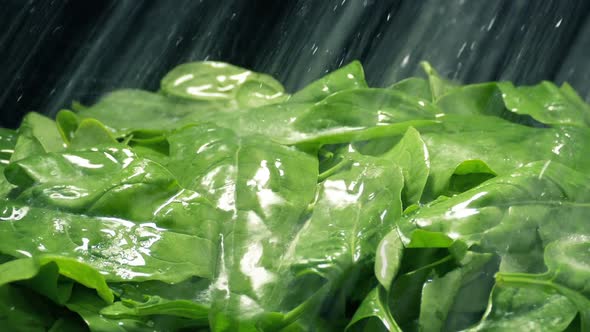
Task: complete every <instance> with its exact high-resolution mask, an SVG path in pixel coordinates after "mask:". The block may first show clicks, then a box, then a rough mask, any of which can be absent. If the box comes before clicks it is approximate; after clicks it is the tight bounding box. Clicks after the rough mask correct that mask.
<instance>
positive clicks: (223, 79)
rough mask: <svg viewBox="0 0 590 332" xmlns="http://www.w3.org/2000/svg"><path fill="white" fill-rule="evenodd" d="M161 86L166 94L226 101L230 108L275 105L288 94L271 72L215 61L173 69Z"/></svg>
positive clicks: (200, 99) (203, 99)
mask: <svg viewBox="0 0 590 332" xmlns="http://www.w3.org/2000/svg"><path fill="white" fill-rule="evenodd" d="M161 89H162V92H163V93H164V94H166V95H169V96H176V97H180V98H185V99H189V100H198V101H209V100H212V101H221V102H227V103H229V105H230V106H229V107H230V108H236V107H238V108H249V107H256V106H261V105H265V104H272V103H277V102H281V101H283V100H285V98H286V97H287V95H285V94H284V88H283V86H282V85H281V83H279V82H277V81H276V80H275V79H274V78H272V77H270V76H268V75H265V74H259V73H255V72H252V71H249V70H246V69H243V68H240V67H236V66H232V65H230V64H227V63H223V62H214V61H205V62H192V63H185V64H182V65H180V66H178V67H176V68H174V69H172V70H171V71H170V72H169V73H168V74H166V76H164V78H163V79H162V84H161ZM232 104H235V106H234V105H232Z"/></svg>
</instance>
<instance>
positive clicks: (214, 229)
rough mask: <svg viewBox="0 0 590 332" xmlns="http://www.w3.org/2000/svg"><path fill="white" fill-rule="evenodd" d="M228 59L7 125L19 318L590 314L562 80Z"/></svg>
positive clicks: (373, 319)
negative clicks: (451, 76) (316, 71)
mask: <svg viewBox="0 0 590 332" xmlns="http://www.w3.org/2000/svg"><path fill="white" fill-rule="evenodd" d="M423 67H424V69H425V72H426V78H409V79H406V80H403V81H401V82H399V83H396V84H394V85H392V86H391V87H388V88H370V87H368V86H367V83H366V82H365V79H364V74H363V70H362V67H361V65H360V64H359V63H358V62H353V63H351V64H349V65H347V66H345V67H343V68H341V69H339V70H337V71H335V72H333V73H330V74H329V75H327V76H325V77H323V78H321V79H319V80H318V81H316V82H313V83H312V84H310V85H309V86H307V87H305V88H304V89H302V90H300V91H298V92H296V93H294V94H287V93H286V92H285V91H284V89H283V87H282V85H281V84H280V83H279V82H277V81H276V80H274V79H273V78H272V77H270V76H267V75H264V74H259V73H255V72H252V71H248V70H245V69H242V68H238V67H235V66H232V65H229V64H224V63H219V62H198V63H188V64H184V65H180V66H178V67H176V68H175V69H173V70H172V71H171V72H170V73H168V74H167V75H166V76H165V77H164V78H163V79H162V82H161V87H160V90H159V91H157V92H149V91H141V90H119V91H114V92H112V93H110V94H109V95H106V96H104V97H103V98H102V99H100V100H99V101H98V102H97V103H96V104H94V105H92V106H89V107H87V106H83V105H81V104H79V103H75V104H74V105H73V106H72V110H62V111H61V112H59V114H58V115H57V117H56V119H55V121H54V120H52V119H49V118H47V117H44V116H43V115H40V114H37V113H30V114H28V115H27V116H26V117H25V118H24V120H23V122H22V125H21V127H20V128H19V129H18V130H17V131H12V130H8V129H2V130H1V131H0V165H1V167H2V170H3V172H2V173H0V174H1V175H0V195H1V197H2V198H1V200H0V325H1V326H2V329H3V330H6V331H53V332H57V331H82V330H90V331H105V332H107V331H108V332H110V331H121V332H122V331H134V332H135V331H216V332H220V331H241V332H246V331H285V332H287V331H289V332H294V331H343V330H344V331H460V330H465V331H590V221H589V220H588V218H589V216H590V191H589V190H588V183H589V179H590V175H588V174H589V171H590V144H589V142H590V128H589V125H590V106H589V105H587V104H586V103H584V101H583V100H581V99H580V98H579V97H578V95H577V94H576V92H575V91H574V90H573V89H572V88H571V87H570V86H569V85H567V84H564V85H562V86H561V87H557V86H555V85H554V84H552V83H549V82H543V83H541V84H539V85H536V86H524V87H515V86H513V85H512V84H510V83H508V82H499V83H497V82H492V83H482V84H473V85H459V84H456V83H454V82H450V81H447V80H445V79H443V78H441V77H440V76H439V75H438V74H437V73H436V72H435V71H434V69H432V68H431V67H430V66H429V65H428V64H427V63H424V64H423Z"/></svg>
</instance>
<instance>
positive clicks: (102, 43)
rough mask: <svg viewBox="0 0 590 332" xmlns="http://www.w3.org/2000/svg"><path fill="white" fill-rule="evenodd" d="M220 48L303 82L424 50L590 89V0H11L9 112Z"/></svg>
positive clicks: (460, 76)
mask: <svg viewBox="0 0 590 332" xmlns="http://www.w3.org/2000/svg"><path fill="white" fill-rule="evenodd" d="M205 59H208V60H220V61H226V62H231V63H233V64H236V65H239V66H243V67H247V68H250V69H253V70H256V71H261V72H266V73H270V74H272V75H274V76H275V77H277V78H278V79H279V80H280V81H281V82H283V83H284V85H285V86H286V88H287V90H289V91H294V90H296V89H298V88H300V87H302V86H303V85H305V84H307V83H309V82H310V81H311V80H313V79H316V78H318V77H320V76H322V75H324V74H325V73H326V72H328V71H331V70H333V69H335V68H338V67H340V66H342V65H343V64H346V63H348V62H350V61H351V60H354V59H359V60H360V61H361V62H362V63H363V65H364V66H365V71H366V76H367V79H368V81H369V83H370V84H371V85H376V86H384V85H388V84H391V83H393V82H395V81H398V80H400V79H402V78H405V77H408V76H411V75H416V74H417V73H418V72H419V69H418V63H419V62H420V61H421V60H428V61H430V62H431V63H432V64H433V65H434V66H435V68H437V69H438V70H439V72H441V73H442V74H443V75H445V76H448V77H450V78H453V79H456V80H460V81H464V82H479V81H486V80H504V79H507V80H513V81H515V82H516V83H519V84H532V83H536V82H538V81H540V80H543V79H546V80H552V81H557V82H558V83H560V82H563V81H568V82H570V83H571V84H572V85H573V86H574V87H575V88H576V89H577V90H578V91H579V92H580V94H581V95H582V97H583V98H585V99H586V100H590V1H588V0H567V1H559V0H543V1H541V0H539V1H535V0H530V1H528V0H506V1H504V0H498V1H493V0H488V1H483V0H482V1H479V0H445V1H439V0H423V1H417V0H406V1H402V0H391V1H385V0H383V1H379V0H348V1H347V0H338V1H328V0H326V1H324V0H321V1H320V0H298V1H284V0H281V1H279V0H243V1H240V0H224V1H222V0H200V1H199V0H190V1H189V0H175V1H168V0H161V1H139V0H137V1H136V0H118V1H117V0H111V1H107V0H104V1H98V0H97V1H91V0H84V1H82V0H78V1H74V0H70V1H68V0H53V1H49V0H30V1H24V0H0V68H1V72H0V125H1V126H4V127H16V126H18V124H19V122H20V119H21V118H22V116H23V115H24V114H25V113H26V112H29V111H38V112H42V113H45V114H49V115H53V114H55V113H56V112H57V111H58V110H59V109H60V108H63V107H68V105H69V104H70V103H71V101H72V100H80V101H82V102H83V103H90V102H93V101H94V100H96V98H98V97H99V96H101V95H102V94H104V93H106V92H108V91H111V90H114V89H118V88H123V87H140V88H146V89H150V90H155V89H157V86H158V83H159V80H160V78H161V77H162V76H163V75H164V74H165V73H166V72H167V71H168V70H170V69H171V68H172V67H174V66H175V65H176V64H179V63H181V62H186V61H190V60H205Z"/></svg>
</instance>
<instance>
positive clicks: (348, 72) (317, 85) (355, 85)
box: [289, 61, 368, 103]
mask: <svg viewBox="0 0 590 332" xmlns="http://www.w3.org/2000/svg"><path fill="white" fill-rule="evenodd" d="M367 87H368V86H367V82H366V81H365V73H364V71H363V66H362V65H361V63H360V62H358V61H353V62H351V63H349V64H347V65H346V66H344V67H342V68H340V69H338V70H335V71H333V72H331V73H330V74H328V75H326V76H324V77H322V78H320V79H319V80H317V81H315V82H312V83H310V84H309V85H307V86H306V87H305V88H303V89H301V90H300V91H298V92H297V93H295V94H294V95H292V96H291V98H290V99H289V101H290V102H294V103H310V102H318V101H320V100H322V99H324V98H326V97H328V96H329V95H331V94H333V93H336V92H339V91H342V90H348V89H359V88H360V89H362V88H367Z"/></svg>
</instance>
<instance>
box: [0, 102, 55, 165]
mask: <svg viewBox="0 0 590 332" xmlns="http://www.w3.org/2000/svg"><path fill="white" fill-rule="evenodd" d="M64 148H65V143H64V141H63V140H62V138H61V135H60V134H59V132H58V130H57V128H56V126H55V122H54V121H53V120H51V119H49V118H47V117H45V116H43V115H41V114H38V113H29V114H27V115H26V116H25V117H24V119H23V121H22V123H21V126H20V128H19V129H18V137H17V139H16V146H15V147H14V152H13V153H12V156H11V158H10V160H11V161H16V160H20V159H23V158H26V157H28V156H32V155H36V154H41V153H45V152H55V151H61V150H63V149H64Z"/></svg>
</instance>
